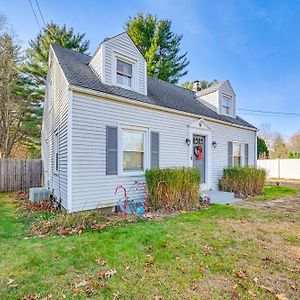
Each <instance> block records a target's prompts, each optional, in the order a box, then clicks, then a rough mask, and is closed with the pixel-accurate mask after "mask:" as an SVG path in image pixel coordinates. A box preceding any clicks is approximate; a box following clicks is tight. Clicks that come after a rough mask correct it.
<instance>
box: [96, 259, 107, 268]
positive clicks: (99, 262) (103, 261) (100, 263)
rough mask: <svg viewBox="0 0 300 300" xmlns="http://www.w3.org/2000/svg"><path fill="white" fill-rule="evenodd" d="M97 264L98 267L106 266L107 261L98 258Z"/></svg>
mask: <svg viewBox="0 0 300 300" xmlns="http://www.w3.org/2000/svg"><path fill="white" fill-rule="evenodd" d="M95 262H96V263H97V264H98V265H100V266H104V265H106V261H105V260H104V259H102V258H96V259H95Z"/></svg>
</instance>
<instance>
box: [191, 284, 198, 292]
mask: <svg viewBox="0 0 300 300" xmlns="http://www.w3.org/2000/svg"><path fill="white" fill-rule="evenodd" d="M196 289H197V284H196V283H192V284H191V290H192V291H195V290H196Z"/></svg>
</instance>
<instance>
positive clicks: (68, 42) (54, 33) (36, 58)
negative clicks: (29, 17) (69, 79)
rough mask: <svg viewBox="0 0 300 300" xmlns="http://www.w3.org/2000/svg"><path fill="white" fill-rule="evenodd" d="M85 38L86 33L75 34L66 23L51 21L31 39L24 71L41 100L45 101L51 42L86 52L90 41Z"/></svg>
mask: <svg viewBox="0 0 300 300" xmlns="http://www.w3.org/2000/svg"><path fill="white" fill-rule="evenodd" d="M84 38H85V34H80V33H77V34H75V33H74V29H73V28H67V27H66V25H63V26H62V27H59V26H58V25H57V24H55V23H53V22H50V23H48V24H47V25H46V27H44V28H43V29H42V31H41V32H39V33H38V35H37V37H36V39H34V40H31V41H29V46H30V47H29V49H28V50H27V57H28V59H27V61H26V63H25V64H24V66H23V72H24V73H26V75H27V76H28V79H30V80H31V84H32V85H33V86H34V90H35V93H36V94H37V97H39V98H40V101H43V98H44V94H45V82H46V77H47V68H48V57H49V48H50V43H51V42H54V43H56V44H58V45H61V46H63V47H65V48H70V49H74V50H76V51H78V52H80V53H85V52H86V51H87V50H88V48H89V41H88V40H84Z"/></svg>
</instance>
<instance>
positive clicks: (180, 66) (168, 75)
mask: <svg viewBox="0 0 300 300" xmlns="http://www.w3.org/2000/svg"><path fill="white" fill-rule="evenodd" d="M171 25H172V22H171V21H170V20H167V19H161V20H158V19H157V17H155V16H153V15H151V14H148V15H146V16H144V15H143V14H142V13H138V14H137V16H135V17H134V18H129V19H128V21H127V22H126V23H125V29H126V31H127V32H128V34H129V36H130V37H131V38H132V40H133V42H134V43H135V44H136V46H137V47H138V49H139V50H140V51H141V53H142V54H143V55H144V57H145V59H146V61H147V72H148V76H151V77H154V78H159V79H162V80H165V81H168V82H170V83H178V81H179V79H180V78H181V77H182V76H184V75H186V74H187V72H188V71H187V70H186V67H187V66H188V64H189V61H188V59H187V57H186V56H187V52H185V53H184V54H180V44H181V40H182V35H177V34H175V33H173V32H172V31H171Z"/></svg>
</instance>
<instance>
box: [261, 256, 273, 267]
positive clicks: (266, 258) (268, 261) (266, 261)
mask: <svg viewBox="0 0 300 300" xmlns="http://www.w3.org/2000/svg"><path fill="white" fill-rule="evenodd" d="M263 262H264V263H265V264H266V265H270V264H271V263H272V262H273V260H272V259H271V258H270V257H265V258H263Z"/></svg>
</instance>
